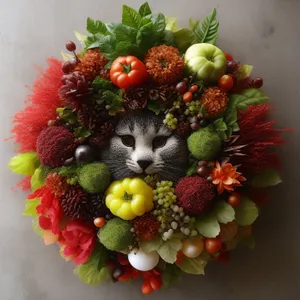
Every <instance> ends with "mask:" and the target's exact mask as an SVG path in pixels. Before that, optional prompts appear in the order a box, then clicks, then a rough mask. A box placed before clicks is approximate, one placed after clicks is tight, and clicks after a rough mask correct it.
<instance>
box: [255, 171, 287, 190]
mask: <svg viewBox="0 0 300 300" xmlns="http://www.w3.org/2000/svg"><path fill="white" fill-rule="evenodd" d="M281 182H282V180H281V178H280V176H279V174H278V172H277V171H276V170H275V169H266V170H264V171H262V172H261V173H259V174H257V175H255V176H254V177H253V178H252V180H251V181H250V185H251V186H253V187H255V188H264V187H268V186H274V185H277V184H279V183H281Z"/></svg>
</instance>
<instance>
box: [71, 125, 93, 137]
mask: <svg viewBox="0 0 300 300" xmlns="http://www.w3.org/2000/svg"><path fill="white" fill-rule="evenodd" d="M91 134H92V133H91V132H90V131H89V130H88V129H86V128H84V127H82V126H80V127H77V128H75V129H74V136H75V137H76V138H87V137H89V136H90V135H91Z"/></svg>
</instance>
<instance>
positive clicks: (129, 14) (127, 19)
mask: <svg viewBox="0 0 300 300" xmlns="http://www.w3.org/2000/svg"><path fill="white" fill-rule="evenodd" d="M140 22H141V16H140V14H139V13H138V12H137V11H136V10H135V9H133V8H131V7H129V6H127V5H123V13H122V23H123V24H124V25H127V26H130V27H133V28H136V29H138V28H139V26H140Z"/></svg>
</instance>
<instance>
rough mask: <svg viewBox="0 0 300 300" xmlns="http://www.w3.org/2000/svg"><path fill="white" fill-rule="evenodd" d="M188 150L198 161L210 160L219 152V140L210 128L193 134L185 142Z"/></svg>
mask: <svg viewBox="0 0 300 300" xmlns="http://www.w3.org/2000/svg"><path fill="white" fill-rule="evenodd" d="M187 143H188V148H189V150H190V152H191V153H192V154H193V156H194V157H195V158H197V159H199V160H212V159H214V158H215V157H216V156H217V155H218V153H219V152H220V150H221V140H220V137H219V136H218V134H217V133H216V132H215V131H213V130H212V129H211V128H210V127H205V128H202V129H200V130H198V131H196V132H194V133H193V134H192V135H191V136H190V137H189V138H188V140H187Z"/></svg>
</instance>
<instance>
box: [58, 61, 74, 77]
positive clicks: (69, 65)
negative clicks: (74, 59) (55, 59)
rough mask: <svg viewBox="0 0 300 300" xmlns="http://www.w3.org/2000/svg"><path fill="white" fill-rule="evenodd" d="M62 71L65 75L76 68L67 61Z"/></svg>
mask: <svg viewBox="0 0 300 300" xmlns="http://www.w3.org/2000/svg"><path fill="white" fill-rule="evenodd" d="M61 69H62V71H63V72H64V73H65V74H69V73H71V72H72V71H73V69H74V66H73V65H72V63H71V62H70V61H66V62H65V63H64V64H63V65H62V68H61Z"/></svg>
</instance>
